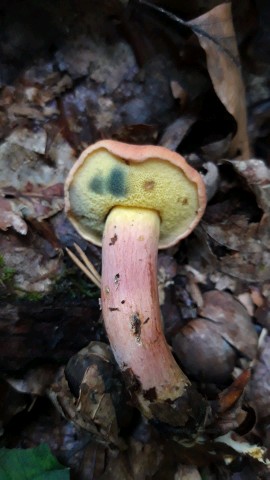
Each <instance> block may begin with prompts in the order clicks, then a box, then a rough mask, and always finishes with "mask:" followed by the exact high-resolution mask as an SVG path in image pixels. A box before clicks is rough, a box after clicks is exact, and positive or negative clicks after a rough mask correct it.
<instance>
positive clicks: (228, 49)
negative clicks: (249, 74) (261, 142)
mask: <svg viewBox="0 0 270 480" xmlns="http://www.w3.org/2000/svg"><path fill="white" fill-rule="evenodd" d="M187 25H189V26H190V27H191V28H192V30H193V32H194V33H195V34H196V36H197V37H198V40H199V42H200V45H201V46H202V48H203V49H204V50H205V53H206V60H207V67H208V71H209V75H210V77H211V80H212V82H213V87H214V89H215V92H216V94H217V96H218V97H219V98H220V100H221V102H222V103H223V105H224V106H225V107H226V109H227V110H228V112H229V113H230V114H231V115H232V116H233V117H234V118H235V120H236V122H237V132H236V135H235V136H234V137H233V139H232V141H231V145H230V148H229V155H230V156H231V157H232V158H234V157H238V158H241V159H246V158H249V157H250V149H249V142H248V135H247V120H246V101H245V88H244V83H243V80H242V75H241V67H240V64H239V57H238V49H237V43H236V38H235V32H234V27H233V22H232V14H231V4H230V3H222V4H221V5H218V6H216V7H215V8H213V9H212V10H210V11H209V12H207V13H205V14H204V15H201V16H200V17H197V18H195V19H194V20H192V21H190V22H187Z"/></svg>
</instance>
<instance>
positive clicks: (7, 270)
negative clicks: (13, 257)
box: [0, 255, 16, 286]
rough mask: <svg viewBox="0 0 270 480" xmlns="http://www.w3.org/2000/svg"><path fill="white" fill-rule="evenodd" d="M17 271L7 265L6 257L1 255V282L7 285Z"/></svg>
mask: <svg viewBox="0 0 270 480" xmlns="http://www.w3.org/2000/svg"><path fill="white" fill-rule="evenodd" d="M15 273H16V270H15V269H14V268H12V267H8V266H6V264H5V260H4V257H3V256H2V255H0V282H1V283H2V284H4V285H5V286H6V284H9V283H10V282H11V281H12V280H13V277H14V275H15ZM7 286H8V285H7Z"/></svg>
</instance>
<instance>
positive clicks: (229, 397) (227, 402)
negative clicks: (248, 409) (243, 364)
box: [219, 370, 250, 412]
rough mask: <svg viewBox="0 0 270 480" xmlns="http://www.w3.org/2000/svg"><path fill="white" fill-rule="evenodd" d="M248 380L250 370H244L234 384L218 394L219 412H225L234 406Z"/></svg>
mask: <svg viewBox="0 0 270 480" xmlns="http://www.w3.org/2000/svg"><path fill="white" fill-rule="evenodd" d="M249 379H250V370H245V371H244V372H243V373H241V375H240V376H239V377H237V378H236V379H235V380H234V382H233V383H232V384H231V385H230V386H229V387H228V388H226V390H223V391H222V392H221V393H220V394H219V411H220V412H225V411H226V410H229V409H230V408H232V407H233V405H235V403H236V402H237V401H238V400H239V399H240V397H241V395H242V394H243V391H244V388H245V387H246V385H247V383H248V381H249Z"/></svg>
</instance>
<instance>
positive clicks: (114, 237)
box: [109, 233, 118, 246]
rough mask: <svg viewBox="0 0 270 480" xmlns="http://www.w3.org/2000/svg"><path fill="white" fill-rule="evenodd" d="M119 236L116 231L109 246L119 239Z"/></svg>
mask: <svg viewBox="0 0 270 480" xmlns="http://www.w3.org/2000/svg"><path fill="white" fill-rule="evenodd" d="M117 238H118V237H117V235H116V233H115V234H114V236H113V237H112V238H111V241H110V243H109V246H111V245H114V244H115V242H116V241H117Z"/></svg>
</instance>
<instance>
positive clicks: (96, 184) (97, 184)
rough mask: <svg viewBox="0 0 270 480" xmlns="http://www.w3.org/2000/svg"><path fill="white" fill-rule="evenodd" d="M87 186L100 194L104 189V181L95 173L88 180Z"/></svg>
mask: <svg viewBox="0 0 270 480" xmlns="http://www.w3.org/2000/svg"><path fill="white" fill-rule="evenodd" d="M89 187H90V189H91V190H93V192H95V193H99V194H100V195H101V194H102V193H103V191H104V183H103V178H102V177H100V176H98V175H96V176H95V177H94V178H93V179H92V180H91V182H90V184H89Z"/></svg>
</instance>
